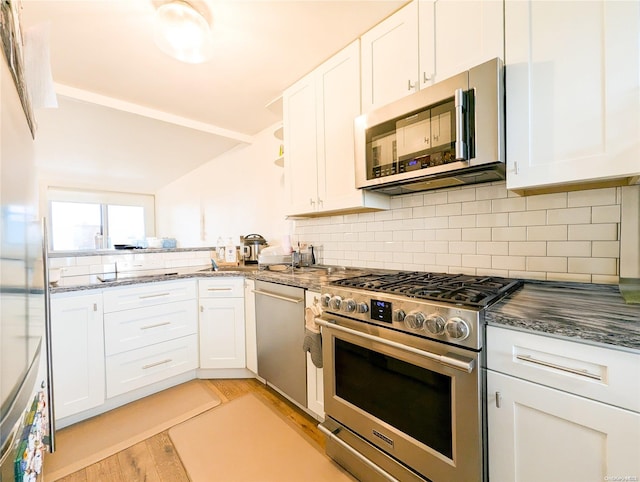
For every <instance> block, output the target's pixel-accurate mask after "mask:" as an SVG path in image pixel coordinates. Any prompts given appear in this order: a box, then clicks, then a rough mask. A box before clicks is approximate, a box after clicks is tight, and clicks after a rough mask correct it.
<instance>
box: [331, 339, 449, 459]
mask: <svg viewBox="0 0 640 482" xmlns="http://www.w3.org/2000/svg"><path fill="white" fill-rule="evenodd" d="M335 387H336V395H337V396H338V397H340V398H342V399H344V400H346V401H348V402H349V403H351V404H353V405H356V406H357V407H359V408H361V409H362V410H364V411H366V412H367V413H369V414H371V415H373V416H375V417H376V418H378V419H380V420H382V421H384V422H386V423H388V424H390V425H392V426H394V427H395V428H396V429H398V430H400V431H401V432H403V433H405V434H407V435H409V436H411V437H413V438H414V439H416V440H418V441H419V442H422V443H423V444H425V445H427V446H429V447H431V448H432V449H434V450H437V451H438V452H440V453H441V454H443V455H445V456H446V457H448V458H452V452H453V451H452V423H451V418H452V415H451V378H450V377H448V376H446V375H442V374H439V373H436V372H433V371H430V370H427V369H425V368H421V367H419V366H416V365H413V364H411V363H407V362H405V361H402V360H398V359H397V358H393V357H390V356H387V355H383V354H381V353H378V352H375V351H372V350H369V349H367V348H362V347H360V346H357V345H354V344H352V343H349V342H346V341H344V340H340V339H335Z"/></svg>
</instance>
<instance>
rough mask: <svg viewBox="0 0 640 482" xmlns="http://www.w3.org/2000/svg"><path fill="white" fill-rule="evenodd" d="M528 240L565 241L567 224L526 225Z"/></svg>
mask: <svg viewBox="0 0 640 482" xmlns="http://www.w3.org/2000/svg"><path fill="white" fill-rule="evenodd" d="M527 240H528V241H566V240H567V226H561V225H560V226H528V227H527Z"/></svg>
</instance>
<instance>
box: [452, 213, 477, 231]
mask: <svg viewBox="0 0 640 482" xmlns="http://www.w3.org/2000/svg"><path fill="white" fill-rule="evenodd" d="M449 227H450V228H475V227H476V217H475V216H474V215H466V216H449Z"/></svg>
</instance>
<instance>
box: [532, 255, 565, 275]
mask: <svg viewBox="0 0 640 482" xmlns="http://www.w3.org/2000/svg"><path fill="white" fill-rule="evenodd" d="M527 271H546V272H547V273H549V272H554V273H566V272H567V258H564V257H552V256H545V257H538V256H529V257H527Z"/></svg>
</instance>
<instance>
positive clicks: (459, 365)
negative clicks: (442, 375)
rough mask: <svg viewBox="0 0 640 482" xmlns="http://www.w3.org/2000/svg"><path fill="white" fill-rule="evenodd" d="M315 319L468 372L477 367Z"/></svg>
mask: <svg viewBox="0 0 640 482" xmlns="http://www.w3.org/2000/svg"><path fill="white" fill-rule="evenodd" d="M315 321H316V323H317V324H318V325H320V326H325V327H327V328H332V329H335V330H338V331H342V332H343V333H349V334H350V335H355V336H359V337H361V338H366V339H367V340H371V341H375V342H376V343H381V344H383V345H387V346H390V347H393V348H397V349H399V350H404V351H408V352H411V353H414V354H416V355H420V356H422V357H424V358H428V359H430V360H433V361H436V362H438V363H440V364H442V365H447V366H449V367H451V368H455V369H456V370H462V371H465V372H467V373H471V372H472V371H473V368H474V367H475V362H474V360H469V361H464V360H459V359H457V358H452V357H450V356H447V355H436V354H435V353H430V352H428V351H424V350H419V349H417V348H413V347H411V346H407V345H403V344H402V343H398V342H395V341H391V340H385V339H384V338H380V337H379V336H374V335H370V334H368V333H363V332H361V331H357V330H352V329H351V328H345V327H344V326H340V325H337V324H335V323H330V322H328V321H325V320H323V319H322V318H316V319H315Z"/></svg>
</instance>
